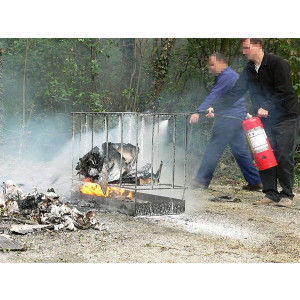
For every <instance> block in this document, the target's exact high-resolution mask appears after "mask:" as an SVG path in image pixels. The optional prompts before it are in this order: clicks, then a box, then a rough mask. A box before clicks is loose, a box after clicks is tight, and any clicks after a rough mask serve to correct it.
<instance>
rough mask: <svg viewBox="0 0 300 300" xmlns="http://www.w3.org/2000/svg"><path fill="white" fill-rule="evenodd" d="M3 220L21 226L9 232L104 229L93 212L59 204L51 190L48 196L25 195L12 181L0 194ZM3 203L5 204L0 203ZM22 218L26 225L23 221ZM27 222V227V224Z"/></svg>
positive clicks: (40, 194) (35, 193)
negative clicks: (12, 220) (11, 219)
mask: <svg viewBox="0 0 300 300" xmlns="http://www.w3.org/2000/svg"><path fill="white" fill-rule="evenodd" d="M0 199H1V203H2V208H1V211H0V212H1V214H0V216H1V215H2V217H8V216H9V217H12V216H18V217H14V219H15V220H17V221H18V220H19V221H20V222H18V223H25V224H23V225H13V226H12V228H11V232H14V233H19V234H26V233H29V232H33V230H37V229H39V230H40V229H42V228H52V229H54V230H55V231H58V230H62V229H68V230H71V231H75V230H77V229H88V228H94V229H97V230H104V229H105V226H104V225H103V224H99V221H98V220H97V219H96V217H95V211H93V210H90V211H87V212H80V211H79V210H77V208H71V207H70V206H69V204H68V203H62V202H60V201H59V195H57V194H56V193H55V191H54V190H53V189H49V190H48V191H47V193H39V192H38V191H37V190H35V191H34V192H33V193H29V194H27V195H26V194H25V193H24V192H23V191H22V190H21V189H20V188H19V187H18V186H17V185H16V183H15V182H13V181H12V180H7V181H5V182H4V183H3V191H2V194H1V196H0ZM3 203H4V204H3ZM24 218H25V222H24ZM26 220H28V222H30V224H26V223H27V222H26Z"/></svg>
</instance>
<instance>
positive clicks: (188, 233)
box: [0, 185, 300, 263]
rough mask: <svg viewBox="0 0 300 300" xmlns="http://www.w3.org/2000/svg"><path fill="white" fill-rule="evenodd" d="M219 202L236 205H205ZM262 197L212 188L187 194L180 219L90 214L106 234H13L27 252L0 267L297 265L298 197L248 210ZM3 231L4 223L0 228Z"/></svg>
mask: <svg viewBox="0 0 300 300" xmlns="http://www.w3.org/2000/svg"><path fill="white" fill-rule="evenodd" d="M220 195H230V196H232V197H237V198H238V199H239V200H240V201H241V202H237V203H235V202H213V201H210V199H212V198H213V197H216V196H220ZM262 197H263V194H262V193H260V192H248V191H243V190H242V189H241V187H240V186H238V187H232V186H230V185H222V186H218V185H212V186H211V188H210V189H209V190H206V191H199V190H195V191H190V192H187V193H186V212H185V213H184V214H181V215H169V216H152V217H131V216H127V215H123V214H119V213H112V212H104V211H98V212H97V217H98V219H99V220H100V222H101V223H104V224H105V225H106V226H107V229H106V230H104V231H96V230H93V229H89V230H79V231H77V232H70V231H61V232H53V231H50V230H49V231H48V230H47V231H45V230H44V231H40V232H36V233H34V234H27V235H13V238H14V239H15V240H18V241H20V242H23V243H26V244H27V245H28V250H27V251H24V252H15V251H11V252H7V253H3V252H0V262H1V263H5V262H15V263H18V262H38V263H40V262H50V263H57V262H63V263H66V262H73V263H79V262H89V263H97V262H101V263H104V262H110V263H121V262H123V263H135V262H138V263H143V262H149V263H150V262H151V263H154V262H157V263H190V262H194V263H199V262H202V263H206V262H214V263H215V262H229V263H233V262H237V263H243V262H255V263H257V262H300V253H299V250H300V229H299V228H300V227H299V223H300V218H299V214H300V210H299V209H300V201H299V198H300V197H299V194H298V193H297V194H296V197H295V201H294V205H293V207H292V208H282V207H272V206H270V207H269V206H267V207H256V206H253V205H252V203H253V202H254V201H255V200H257V199H260V198H262ZM79 209H80V208H79ZM5 226H7V227H8V226H9V224H8V223H7V222H6V223H5V222H4V221H1V223H0V227H5Z"/></svg>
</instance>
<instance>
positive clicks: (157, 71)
mask: <svg viewBox="0 0 300 300" xmlns="http://www.w3.org/2000/svg"><path fill="white" fill-rule="evenodd" d="M174 44H175V39H170V38H168V39H167V40H166V41H165V43H164V45H163V49H162V51H161V53H160V56H159V58H158V59H156V60H155V61H154V87H153V92H152V95H151V102H150V105H151V106H152V108H153V110H154V111H156V110H157V108H158V105H159V103H158V99H157V98H158V97H159V95H160V93H161V92H162V89H163V86H164V83H165V79H166V76H167V73H168V67H169V59H170V55H171V51H172V49H173V46H174Z"/></svg>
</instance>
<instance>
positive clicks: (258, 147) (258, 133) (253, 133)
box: [247, 126, 269, 153]
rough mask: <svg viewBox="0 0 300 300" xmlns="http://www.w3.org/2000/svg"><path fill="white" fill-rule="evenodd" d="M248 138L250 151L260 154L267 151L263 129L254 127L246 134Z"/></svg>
mask: <svg viewBox="0 0 300 300" xmlns="http://www.w3.org/2000/svg"><path fill="white" fill-rule="evenodd" d="M247 134H248V138H249V141H250V144H251V146H252V149H253V150H254V152H255V153H260V152H263V151H266V150H268V149H269V145H268V142H267V135H266V132H265V130H264V129H263V128H261V127H260V126H259V127H255V128H253V129H250V130H249V131H248V132H247Z"/></svg>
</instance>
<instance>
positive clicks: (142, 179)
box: [76, 142, 162, 194]
mask: <svg viewBox="0 0 300 300" xmlns="http://www.w3.org/2000/svg"><path fill="white" fill-rule="evenodd" d="M138 151H139V149H137V148H136V147H135V146H133V145H132V144H123V146H122V147H121V144H120V143H110V142H109V143H103V144H102V152H100V150H99V148H98V147H94V148H93V149H92V150H91V151H89V152H88V153H87V154H85V155H84V156H83V157H82V158H80V159H79V162H78V164H77V166H76V170H77V171H78V173H77V174H81V175H83V176H84V177H85V178H89V179H90V180H91V181H92V182H96V183H98V184H99V185H100V186H101V188H102V190H103V192H104V194H105V193H106V188H107V183H114V182H116V181H118V180H119V179H120V174H121V176H122V182H124V183H135V178H136V177H137V183H138V184H147V183H149V182H151V178H153V182H159V179H160V174H161V169H162V162H161V164H160V167H159V169H158V171H157V172H156V173H155V174H152V171H151V168H152V165H151V164H150V163H148V164H146V165H145V166H143V167H142V168H141V169H139V170H137V171H136V170H135V169H132V167H133V165H134V164H135V162H136V156H137V152H138Z"/></svg>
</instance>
